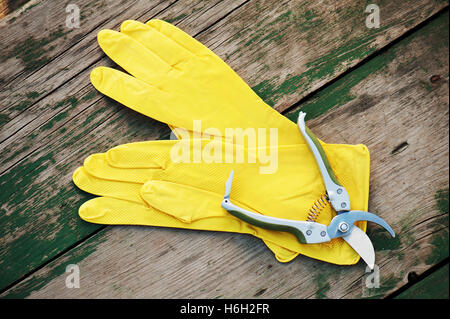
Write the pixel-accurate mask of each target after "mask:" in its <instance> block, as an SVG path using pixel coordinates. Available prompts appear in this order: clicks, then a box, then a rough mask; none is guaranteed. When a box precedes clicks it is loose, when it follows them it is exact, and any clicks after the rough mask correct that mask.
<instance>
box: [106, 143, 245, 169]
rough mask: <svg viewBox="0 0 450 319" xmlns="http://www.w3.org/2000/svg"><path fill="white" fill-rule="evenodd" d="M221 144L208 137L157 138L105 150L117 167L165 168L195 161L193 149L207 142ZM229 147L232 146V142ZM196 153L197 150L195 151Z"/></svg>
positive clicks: (231, 147) (108, 159)
mask: <svg viewBox="0 0 450 319" xmlns="http://www.w3.org/2000/svg"><path fill="white" fill-rule="evenodd" d="M210 143H211V144H212V145H217V146H221V145H220V144H219V143H218V142H214V141H211V140H208V139H192V140H190V139H185V140H159V141H145V142H136V143H129V144H123V145H119V146H116V147H114V148H112V149H110V150H108V151H107V152H106V160H107V162H108V164H109V165H111V166H113V167H117V168H153V169H165V168H166V167H167V166H168V164H169V163H177V162H178V163H180V162H182V163H197V162H196V161H195V156H196V155H195V154H194V149H199V150H200V151H199V152H201V150H203V148H204V147H205V145H207V144H210ZM224 144H225V143H224ZM226 145H231V146H230V149H231V150H232V149H233V147H234V148H237V146H233V145H232V144H226ZM197 153H198V152H197Z"/></svg>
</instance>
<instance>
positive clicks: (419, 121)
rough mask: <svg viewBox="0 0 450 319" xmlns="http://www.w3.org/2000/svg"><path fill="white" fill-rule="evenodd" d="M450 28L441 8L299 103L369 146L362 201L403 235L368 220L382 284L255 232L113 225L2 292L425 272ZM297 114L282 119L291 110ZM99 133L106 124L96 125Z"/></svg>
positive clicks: (346, 281) (441, 246)
mask: <svg viewBox="0 0 450 319" xmlns="http://www.w3.org/2000/svg"><path fill="white" fill-rule="evenodd" d="M447 30H448V13H445V14H442V15H440V16H439V17H438V18H436V19H434V20H433V21H432V22H430V23H429V24H428V25H427V26H426V27H424V28H422V29H421V30H419V31H417V32H415V33H413V34H412V35H410V36H408V37H407V38H405V39H403V40H402V41H401V42H400V43H398V44H396V45H395V46H394V47H392V48H390V49H389V50H387V51H385V52H383V53H382V54H381V55H379V56H377V57H375V58H373V59H371V60H370V61H368V62H366V63H365V64H364V65H362V66H360V67H359V68H357V69H356V70H354V71H352V72H351V73H349V74H347V75H346V76H344V77H343V78H341V79H339V80H338V81H336V82H335V83H333V84H332V85H329V86H327V87H326V88H325V89H323V90H321V91H320V92H319V93H318V94H317V95H315V96H312V97H311V99H309V100H308V101H306V102H305V103H304V105H302V108H303V109H304V110H310V109H311V108H313V109H314V108H316V107H318V105H322V104H323V103H327V105H329V107H331V108H332V109H331V110H328V111H327V112H326V113H324V114H322V115H320V113H316V114H315V116H317V117H315V118H313V119H311V120H310V121H308V125H309V126H310V127H311V129H312V130H313V131H314V132H315V133H316V134H317V135H318V136H320V137H321V138H322V139H323V140H325V141H327V142H329V143H332V142H334V143H337V142H339V143H343V142H344V143H364V144H366V145H367V146H368V147H369V149H370V150H371V154H372V160H371V165H372V168H371V198H370V206H369V207H370V209H371V211H373V212H375V213H377V214H378V215H380V216H381V217H382V218H384V219H385V220H386V221H388V222H389V223H390V224H391V225H393V227H394V229H395V230H396V232H397V234H398V236H397V238H396V239H390V238H387V237H386V235H385V234H384V233H383V232H381V231H380V229H379V228H377V227H374V226H373V225H371V226H369V236H370V237H371V238H372V240H373V242H374V246H375V249H376V251H377V265H378V266H379V267H380V276H381V283H380V284H381V286H380V288H372V289H369V288H367V287H366V286H365V280H366V274H365V271H364V270H365V266H364V265H363V264H362V263H359V264H358V265H356V266H352V267H343V266H335V265H330V264H326V263H323V262H320V261H316V260H312V259H308V258H306V257H302V256H299V257H298V258H296V259H295V260H294V261H293V262H291V263H288V264H281V263H278V262H276V261H275V259H274V257H273V255H272V254H271V253H270V252H269V251H268V250H267V249H266V248H265V247H264V245H263V244H262V243H261V242H260V241H259V240H257V239H255V238H252V237H250V236H244V235H237V234H226V233H212V232H200V231H187V230H179V229H161V228H152V227H108V228H105V229H104V230H102V231H100V232H99V233H98V234H96V235H95V236H93V237H92V238H90V239H89V240H88V241H86V243H83V244H82V245H79V246H78V247H76V248H75V249H73V250H71V251H69V252H67V253H66V254H64V255H63V256H62V257H61V258H58V259H56V260H54V261H53V262H52V263H50V264H49V265H47V266H45V267H43V268H42V269H40V270H39V271H37V272H36V273H34V274H33V275H32V276H30V277H29V278H27V279H25V280H23V281H22V282H20V283H19V284H17V285H15V286H14V287H12V288H11V289H9V290H8V291H6V292H5V293H4V294H3V295H2V296H3V297H8V296H9V297H14V296H19V297H24V296H30V297H36V298H52V297H56V296H57V297H66V298H101V297H108V298H111V297H121V298H139V297H145V298H152V297H155V298H156V297H157V298H193V297H196V298H216V297H222V298H232V297H239V298H256V297H263V298H270V297H273V298H278V297H282V298H320V297H328V298H355V297H368V298H371V297H383V296H386V295H388V294H389V293H390V292H392V291H394V290H396V289H398V287H401V286H402V285H403V284H404V283H406V282H407V275H408V272H410V271H415V272H416V273H418V274H420V273H422V272H423V271H425V270H426V269H428V268H429V267H430V265H433V264H436V263H437V262H439V261H441V260H442V259H443V258H446V257H448V184H449V181H448V133H449V132H448V59H447V51H448V31H447ZM99 103H100V102H99ZM322 111H323V110H322ZM295 112H297V111H295ZM295 112H292V113H290V114H288V116H291V117H295ZM130 118H131V117H130ZM336 123H338V124H336ZM104 125H105V126H108V125H109V124H108V123H106V124H104ZM101 131H102V128H98V129H97V132H101ZM93 136H95V135H93ZM405 142H406V143H407V146H406V144H405ZM399 145H404V146H402V147H401V148H399ZM79 155H80V154H77V155H76V156H79ZM445 203H447V204H445ZM446 243H447V244H446ZM445 244H446V245H447V246H445ZM79 256H82V258H80V257H79ZM69 263H75V264H77V265H78V266H79V267H80V272H81V287H80V288H79V289H68V288H66V286H65V278H66V277H67V274H66V273H65V272H64V270H65V267H66V266H67V265H68V264H69Z"/></svg>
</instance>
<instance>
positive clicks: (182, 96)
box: [91, 20, 305, 145]
mask: <svg viewBox="0 0 450 319" xmlns="http://www.w3.org/2000/svg"><path fill="white" fill-rule="evenodd" d="M120 31H121V32H116V31H112V30H102V31H100V32H99V34H98V43H99V45H100V47H101V48H102V49H103V51H104V52H105V53H106V54H107V55H108V56H109V57H110V58H111V59H112V60H113V61H114V62H116V63H117V64H118V65H120V66H121V67H122V68H123V69H125V70H126V71H127V72H129V74H126V73H124V72H121V71H118V70H115V69H111V68H107V67H98V68H96V69H94V70H93V71H92V73H91V82H92V84H93V85H94V87H95V88H96V89H97V90H99V91H100V92H102V93H103V94H105V95H107V96H109V97H110V98H112V99H114V100H116V101H118V102H120V103H122V104H124V105H125V106H127V107H129V108H131V109H133V110H135V111H137V112H140V113H142V114H144V115H147V116H149V117H151V118H154V119H156V120H158V121H160V122H163V123H167V124H168V125H169V126H170V127H171V128H172V129H173V128H176V127H180V128H184V129H186V130H188V131H193V130H194V123H193V120H201V131H202V132H204V131H205V130H206V129H209V128H215V129H217V130H218V131H219V132H220V134H221V136H225V128H236V127H242V128H249V127H250V128H259V127H261V128H277V129H278V137H279V142H280V144H288V145H289V144H298V143H305V140H304V139H303V137H302V136H301V134H299V132H298V128H297V126H296V124H295V123H293V122H291V121H290V120H289V119H287V118H285V117H284V116H283V115H281V114H280V113H278V112H277V111H275V110H274V109H272V108H271V107H270V106H269V105H267V104H266V103H264V101H262V100H261V98H259V97H258V95H256V93H255V92H253V90H252V89H251V88H250V87H249V86H248V85H247V84H246V83H245V82H244V81H243V80H242V79H241V78H240V77H239V76H238V75H237V74H236V73H235V72H234V71H233V70H232V69H231V68H230V67H229V66H228V65H227V64H226V63H225V62H223V61H222V60H221V59H220V58H219V57H218V56H217V55H215V54H214V53H213V52H212V51H211V50H209V49H208V48H207V47H205V46H204V45H203V44H201V43H200V42H198V41H197V40H195V39H194V38H192V37H191V36H189V35H188V34H186V33H185V32H183V31H181V30H180V29H178V28H177V27H175V26H173V25H171V24H169V23H166V22H164V21H161V20H150V21H149V22H147V24H143V23H141V22H138V21H131V20H130V21H125V22H123V23H122V25H121V30H120ZM241 124H244V125H245V126H240V125H241ZM196 131H198V130H196ZM209 133H210V134H211V135H216V134H214V132H211V131H209ZM175 134H176V133H175ZM178 137H180V136H178ZM194 137H197V138H200V136H194Z"/></svg>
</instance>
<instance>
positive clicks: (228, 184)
mask: <svg viewBox="0 0 450 319" xmlns="http://www.w3.org/2000/svg"><path fill="white" fill-rule="evenodd" d="M233 176H234V170H232V171H231V172H230V176H229V177H228V179H227V181H226V183H225V194H224V196H223V198H230V193H231V184H232V183H233Z"/></svg>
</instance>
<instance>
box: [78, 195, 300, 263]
mask: <svg viewBox="0 0 450 319" xmlns="http://www.w3.org/2000/svg"><path fill="white" fill-rule="evenodd" d="M78 214H79V216H80V217H81V219H83V220H85V221H87V222H90V223H96V224H106V225H142V226H158V227H171V228H183V229H195V230H209V231H228V232H235V231H236V232H238V231H240V230H242V227H241V225H240V222H239V221H237V220H235V219H226V218H217V219H216V221H217V222H210V221H206V220H199V221H195V222H193V223H190V224H188V223H183V222H181V221H180V220H178V219H176V218H174V217H172V216H169V215H167V214H165V213H163V212H160V211H158V210H156V209H154V208H152V207H146V206H143V205H139V204H136V203H133V202H128V201H124V200H120V199H115V198H108V197H97V198H94V199H91V200H89V201H87V202H85V203H83V205H81V206H80V209H79V211H78ZM224 227H226V228H224ZM265 242H266V244H267V246H268V248H269V249H270V250H271V251H272V252H273V253H274V254H275V256H276V258H277V259H278V260H280V261H281V262H286V261H288V259H289V256H290V257H291V258H290V259H289V260H291V259H293V258H295V256H296V255H298V254H297V253H295V252H291V251H290V250H288V249H286V248H283V247H280V246H278V245H276V244H274V243H272V242H268V241H265ZM289 254H290V255H289ZM292 256H293V257H292Z"/></svg>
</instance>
